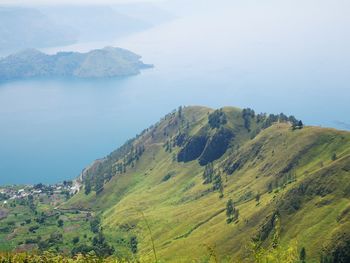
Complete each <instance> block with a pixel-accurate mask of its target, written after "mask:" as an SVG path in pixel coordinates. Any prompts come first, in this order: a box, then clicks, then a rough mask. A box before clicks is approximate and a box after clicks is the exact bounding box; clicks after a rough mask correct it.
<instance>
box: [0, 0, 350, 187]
mask: <svg viewBox="0 0 350 263" xmlns="http://www.w3.org/2000/svg"><path fill="white" fill-rule="evenodd" d="M232 2H233V3H232ZM241 2H243V1H228V2H226V1H223V2H222V3H223V4H222V5H220V6H218V5H216V4H214V2H213V1H208V2H201V3H205V4H202V5H201V6H200V8H196V7H199V5H198V3H197V2H194V3H197V5H196V4H193V5H194V8H191V6H189V7H187V8H188V9H186V10H183V9H180V8H179V6H181V5H180V4H176V3H178V2H176V3H175V4H173V3H172V4H163V5H164V7H165V8H169V9H171V10H173V11H175V12H177V14H178V18H177V19H175V20H172V21H169V22H168V23H165V24H161V25H159V26H157V27H154V28H152V29H150V30H147V31H144V32H141V33H137V34H135V35H132V36H129V37H127V38H124V39H118V40H116V41H112V42H104V43H101V42H94V43H79V44H77V45H73V46H69V47H57V48H51V49H46V50H44V51H46V52H51V53H52V52H56V51H61V50H75V51H87V50H90V49H92V48H102V47H104V46H107V45H111V46H119V47H123V48H127V49H129V50H131V51H134V52H136V53H138V54H140V55H142V56H143V61H144V62H145V63H152V64H154V65H155V68H154V69H150V70H146V71H143V72H142V74H141V75H138V76H135V77H130V78H124V79H105V80H93V81H87V80H74V81H72V80H28V81H16V82H8V83H2V84H1V85H0V127H1V129H0V145H1V148H0V160H1V162H0V184H8V183H37V182H45V183H48V182H49V183H53V182H57V181H60V180H64V179H72V178H74V177H75V176H77V175H78V174H79V173H80V171H81V170H82V169H83V168H84V167H85V166H86V165H88V164H89V163H90V162H92V161H93V160H94V159H97V158H100V157H103V156H105V155H107V154H108V153H109V152H110V151H112V150H114V149H116V148H117V147H118V146H120V145H121V144H122V143H123V142H124V141H125V140H127V139H129V138H131V137H133V136H134V135H135V134H136V133H139V132H141V130H143V129H144V128H146V127H148V126H149V125H151V124H153V123H154V122H156V121H157V120H159V118H160V117H162V116H163V115H164V114H166V113H168V112H170V111H171V110H173V109H175V108H177V107H178V106H179V105H205V106H210V107H222V106H226V105H229V106H238V107H250V108H253V109H255V110H256V111H257V112H268V113H280V112H284V113H286V114H293V115H295V116H296V117H297V118H300V119H302V120H303V121H304V122H305V123H306V124H308V125H322V126H327V127H335V128H340V129H350V117H349V116H350V107H349V100H350V89H349V83H350V74H349V70H350V51H349V47H350V36H349V34H348V28H349V25H350V23H349V18H348V17H347V14H348V12H347V11H348V10H349V4H348V3H346V2H345V1H317V3H318V4H312V3H315V1H306V2H308V3H309V4H307V3H304V2H305V1H304V2H302V1H285V2H284V3H283V4H282V3H279V2H280V1H268V2H267V3H265V4H262V3H260V2H259V1H250V2H249V1H248V3H245V4H242V3H241ZM203 6H204V7H203ZM314 6H317V7H318V9H315V8H314ZM179 10H180V11H181V12H179Z"/></svg>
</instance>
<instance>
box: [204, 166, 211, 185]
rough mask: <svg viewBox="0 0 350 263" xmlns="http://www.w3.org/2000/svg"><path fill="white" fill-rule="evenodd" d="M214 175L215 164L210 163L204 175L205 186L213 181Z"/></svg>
mask: <svg viewBox="0 0 350 263" xmlns="http://www.w3.org/2000/svg"><path fill="white" fill-rule="evenodd" d="M213 174H214V167H213V163H208V164H207V165H206V166H205V168H204V173H203V179H204V182H203V184H209V183H211V182H212V181H213Z"/></svg>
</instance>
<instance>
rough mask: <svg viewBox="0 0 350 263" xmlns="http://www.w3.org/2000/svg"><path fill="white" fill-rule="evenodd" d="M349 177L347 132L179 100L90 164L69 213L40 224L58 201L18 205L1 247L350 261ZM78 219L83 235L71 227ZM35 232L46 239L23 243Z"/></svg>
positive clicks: (10, 212)
mask: <svg viewBox="0 0 350 263" xmlns="http://www.w3.org/2000/svg"><path fill="white" fill-rule="evenodd" d="M349 178H350V134H349V133H348V132H343V131H337V130H333V129H324V128H319V127H308V126H304V125H303V123H302V122H301V121H299V120H297V119H296V118H295V117H293V116H289V117H288V116H286V115H284V114H278V115H273V114H270V115H268V114H261V113H260V114H257V113H255V112H254V111H253V110H251V109H244V110H240V109H237V108H222V109H219V110H212V109H208V108H204V107H185V108H183V107H180V108H179V109H178V110H176V111H173V112H172V113H170V114H168V115H167V116H165V117H164V118H163V119H161V120H160V121H159V122H158V123H157V124H155V125H153V126H152V127H150V128H148V129H146V130H144V131H143V132H142V133H141V134H139V135H137V136H136V137H135V138H134V139H132V140H130V141H128V142H127V143H126V144H125V145H123V146H122V147H121V148H119V149H118V150H116V151H114V152H112V153H111V154H110V155H108V156H107V157H105V158H103V159H100V160H97V161H95V162H94V163H93V164H92V165H90V166H89V167H87V168H86V169H85V170H84V171H83V172H82V174H81V176H80V178H79V181H81V183H82V184H83V188H82V189H81V191H80V192H79V193H78V194H76V195H74V196H73V197H71V198H69V199H63V197H61V199H62V201H61V202H59V204H57V209H56V210H55V211H56V212H59V215H58V217H57V215H56V217H52V218H51V217H50V219H44V220H43V223H42V224H37V223H36V222H37V221H36V220H41V219H40V218H41V217H42V215H45V216H46V215H47V213H52V211H51V210H52V209H51V210H50V205H49V204H47V203H45V202H42V201H40V200H34V207H36V210H37V211H38V214H37V215H35V213H33V212H29V211H28V212H25V213H24V212H23V211H27V210H28V209H30V208H29V207H30V206H29V205H28V204H23V205H19V204H18V201H15V202H14V203H15V204H16V207H14V205H11V202H10V203H9V204H8V207H7V208H6V209H7V214H6V215H5V217H4V218H3V219H2V220H1V221H0V226H1V228H5V229H4V230H3V231H5V232H4V233H3V234H2V236H1V237H2V238H3V240H5V239H7V240H6V241H5V242H2V243H0V245H1V246H2V247H1V248H2V250H3V251H5V250H7V251H11V250H13V249H17V251H18V248H23V249H26V248H31V249H32V251H33V249H34V251H35V250H38V253H39V254H40V253H41V252H40V250H41V251H47V250H51V251H52V250H53V251H54V252H53V254H51V257H57V256H55V255H56V254H57V253H58V254H63V255H65V257H66V259H65V260H67V262H68V260H71V262H75V261H73V260H74V259H71V258H70V257H76V258H77V257H78V258H79V257H80V259H79V260H87V259H84V258H86V257H92V258H93V257H97V258H98V257H101V258H106V262H110V261H108V260H114V261H113V262H115V261H116V260H128V261H131V262H132V261H135V260H139V261H140V262H155V261H159V262H188V261H190V260H191V261H194V262H262V263H265V262H321V263H328V262H349V259H350V252H349V251H350V249H349V248H350V238H349V236H350V207H349V199H350V194H349V193H350V180H349ZM18 208H19V210H16V209H18ZM20 211H21V212H20ZM74 211H77V212H76V213H75V212H74ZM84 211H85V212H84ZM43 212H44V214H42V213H43ZM15 213H17V218H16V216H15ZM88 213H89V216H87V214H88ZM0 214H1V213H0ZM79 214H80V215H81V214H83V215H84V217H82V216H80V217H79V219H78V218H77V215H79ZM37 218H38V219H37ZM53 218H54V219H53ZM27 219H31V221H28V222H29V223H28V224H27V223H26V220H27ZM11 222H12V223H11ZM40 222H41V221H40ZM22 223H23V226H22V225H21V224H22ZM72 224H73V225H75V226H76V227H77V228H79V231H74V230H71V229H72V228H68V229H69V231H66V230H67V229H66V228H67V227H69V226H71V225H72ZM78 225H79V226H78ZM38 226H39V228H38V229H35V228H36V227H38ZM28 231H34V232H33V233H31V232H29V233H31V234H30V236H31V239H34V241H36V242H34V243H32V244H33V245H31V247H23V245H20V243H21V242H23V240H24V235H25V234H26V233H28ZM36 232H38V233H40V236H42V240H39V241H38V240H37V236H36ZM78 232H79V234H77V233H78ZM21 233H23V234H21ZM53 233H56V234H55V236H51V235H52V234H53ZM60 234H61V235H62V236H60ZM10 240H11V242H9V241H10ZM31 241H32V240H31ZM42 241H44V243H45V244H46V246H41V245H40V242H42ZM56 241H57V242H56ZM29 243H30V242H29ZM6 246H7V247H6ZM40 248H44V249H40ZM19 251H21V250H19ZM12 256H16V255H12ZM38 256H40V255H38ZM43 256H44V255H41V257H43ZM6 257H11V255H7V256H6ZM33 257H35V256H34V255H33ZM81 258H83V259H81ZM75 260H78V259H75ZM94 260H95V259H94ZM29 262H30V261H29ZM44 262H45V261H44ZM48 262H50V261H48ZM53 262H55V261H53ZM76 262H79V261H76ZM91 262H95V261H91Z"/></svg>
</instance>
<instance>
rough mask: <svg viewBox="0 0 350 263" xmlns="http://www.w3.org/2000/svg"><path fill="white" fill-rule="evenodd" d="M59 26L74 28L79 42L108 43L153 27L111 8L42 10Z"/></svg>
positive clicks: (68, 7) (48, 8)
mask: <svg viewBox="0 0 350 263" xmlns="http://www.w3.org/2000/svg"><path fill="white" fill-rule="evenodd" d="M40 11H42V12H43V13H44V14H46V15H47V16H48V17H50V19H52V21H54V22H55V23H57V24H60V25H63V26H66V27H73V28H74V29H75V30H76V31H77V38H78V40H79V41H107V40H114V39H116V38H119V37H122V36H126V35H128V34H131V33H134V32H138V31H142V30H145V29H147V28H150V27H152V25H151V24H150V23H149V22H147V21H144V20H142V19H139V18H137V17H131V16H130V15H128V14H123V13H121V12H118V10H117V9H114V8H112V7H110V6H99V5H97V6H89V5H86V6H80V5H76V6H64V5H63V6H55V7H54V8H53V7H45V8H41V9H40Z"/></svg>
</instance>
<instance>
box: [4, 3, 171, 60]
mask: <svg viewBox="0 0 350 263" xmlns="http://www.w3.org/2000/svg"><path fill="white" fill-rule="evenodd" d="M173 18H174V16H172V15H171V14H170V13H169V12H167V11H165V10H163V9H160V8H157V7H155V6H153V5H152V4H150V3H134V4H120V5H113V6H108V5H78V4H77V5H69V6H67V5H58V6H56V5H55V6H52V5H48V6H35V7H25V8H22V7H17V6H0V54H10V53H11V52H16V51H18V50H21V49H25V48H44V47H52V46H63V45H68V44H73V43H76V42H79V41H110V40H114V39H117V38H120V37H123V36H126V35H129V34H132V33H135V32H139V31H142V30H146V29H148V28H151V27H153V26H156V25H158V24H161V23H164V22H165V21H168V20H170V19H173Z"/></svg>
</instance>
